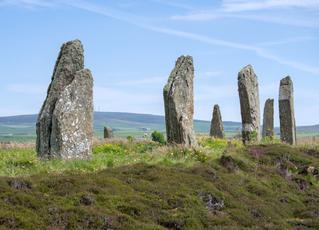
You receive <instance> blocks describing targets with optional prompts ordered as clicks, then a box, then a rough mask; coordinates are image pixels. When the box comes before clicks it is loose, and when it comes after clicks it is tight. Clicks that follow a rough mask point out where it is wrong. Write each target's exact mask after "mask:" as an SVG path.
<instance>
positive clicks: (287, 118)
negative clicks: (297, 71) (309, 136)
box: [279, 76, 297, 145]
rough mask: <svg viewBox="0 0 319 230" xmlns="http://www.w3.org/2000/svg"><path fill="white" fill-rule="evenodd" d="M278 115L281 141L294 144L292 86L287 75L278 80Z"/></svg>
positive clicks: (294, 124)
mask: <svg viewBox="0 0 319 230" xmlns="http://www.w3.org/2000/svg"><path fill="white" fill-rule="evenodd" d="M279 117H280V139H281V141H282V142H285V143H288V144H291V145H295V144H296V142H297V139H296V121H295V112H294V88H293V82H292V80H291V78H290V77H289V76H288V77H286V78H284V79H282V80H281V81H280V90H279Z"/></svg>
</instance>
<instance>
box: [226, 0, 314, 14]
mask: <svg viewBox="0 0 319 230" xmlns="http://www.w3.org/2000/svg"><path fill="white" fill-rule="evenodd" d="M291 7H297V8H306V9H316V8H319V1H318V0H224V1H223V3H222V7H221V8H222V10H223V11H225V12H242V11H256V10H265V9H273V8H291Z"/></svg>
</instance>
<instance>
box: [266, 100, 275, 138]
mask: <svg viewBox="0 0 319 230" xmlns="http://www.w3.org/2000/svg"><path fill="white" fill-rule="evenodd" d="M273 136H274V99H267V101H266V102H265V108H264V118H263V138H265V137H270V138H272V137H273Z"/></svg>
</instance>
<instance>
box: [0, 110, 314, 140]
mask: <svg viewBox="0 0 319 230" xmlns="http://www.w3.org/2000/svg"><path fill="white" fill-rule="evenodd" d="M36 119H37V115H35V114H32V115H20V116H10V117H0V141H12V140H15V141H24V140H34V139H35V136H36V135H35V123H36ZM104 126H108V127H111V128H112V129H113V130H114V133H115V135H116V136H119V137H126V136H128V135H132V136H135V137H142V136H143V135H144V134H150V133H151V132H152V131H153V130H158V131H161V132H165V121H164V117H163V116H159V115H151V114H136V113H121V112H95V113H94V130H95V134H96V136H98V137H102V132H103V127H104ZM194 126H195V131H196V133H205V134H207V133H208V132H209V127H210V121H203V120H195V121H194ZM224 127H225V131H226V135H227V136H233V135H235V134H238V133H239V132H240V129H241V123H240V122H232V121H225V122H224ZM278 132H279V130H278V128H277V129H276V133H278ZM298 134H299V135H309V136H313V135H317V134H319V125H313V126H301V127H298Z"/></svg>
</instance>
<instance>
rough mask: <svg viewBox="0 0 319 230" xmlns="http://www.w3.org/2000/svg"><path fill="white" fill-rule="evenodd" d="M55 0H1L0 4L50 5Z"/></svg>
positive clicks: (30, 6)
mask: <svg viewBox="0 0 319 230" xmlns="http://www.w3.org/2000/svg"><path fill="white" fill-rule="evenodd" d="M55 4H56V1H54V0H53V1H52V0H51V1H50V0H2V1H0V6H5V5H15V6H20V7H27V8H34V7H52V6H54V5H55Z"/></svg>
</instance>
